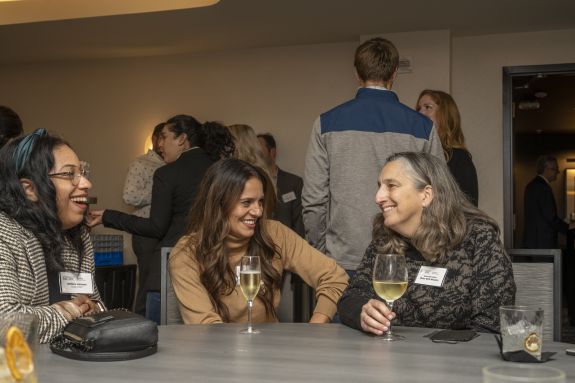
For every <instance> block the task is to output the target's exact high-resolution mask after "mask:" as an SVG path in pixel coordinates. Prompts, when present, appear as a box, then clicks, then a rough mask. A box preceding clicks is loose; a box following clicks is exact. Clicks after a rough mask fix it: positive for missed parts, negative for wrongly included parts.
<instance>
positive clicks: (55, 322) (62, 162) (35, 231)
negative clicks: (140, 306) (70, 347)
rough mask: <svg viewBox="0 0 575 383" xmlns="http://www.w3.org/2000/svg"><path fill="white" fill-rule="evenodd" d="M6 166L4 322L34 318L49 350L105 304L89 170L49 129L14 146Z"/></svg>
mask: <svg viewBox="0 0 575 383" xmlns="http://www.w3.org/2000/svg"><path fill="white" fill-rule="evenodd" d="M0 164H2V166H0V285H1V286H2V288H1V289H0V314H2V313H9V312H23V313H32V314H35V315H36V317H37V318H38V333H39V338H40V341H41V342H43V343H45V342H48V341H49V340H50V339H51V338H52V337H53V336H54V335H57V334H58V333H59V332H60V331H61V330H62V328H63V327H64V326H65V325H66V324H67V323H68V322H70V321H71V320H72V319H75V318H77V317H79V316H82V315H84V314H87V313H90V312H92V311H94V310H96V306H97V304H96V302H97V301H99V300H100V295H99V293H98V290H97V288H96V284H95V278H94V253H93V249H92V243H91V240H90V236H89V234H88V230H87V228H86V226H85V225H84V215H85V213H86V211H87V209H88V191H89V190H90V188H91V187H92V184H91V183H90V181H89V180H88V178H87V177H88V165H87V164H86V163H84V162H81V161H80V160H79V159H78V156H77V155H76V153H75V152H74V150H72V148H71V147H70V145H69V144H68V143H67V142H66V141H64V140H62V139H61V138H58V137H54V136H51V135H49V134H47V133H46V131H45V130H43V129H38V130H36V131H35V132H34V133H32V134H29V135H27V136H25V137H22V138H19V139H16V140H14V141H12V142H10V143H8V145H6V146H5V147H4V148H2V150H1V151H0Z"/></svg>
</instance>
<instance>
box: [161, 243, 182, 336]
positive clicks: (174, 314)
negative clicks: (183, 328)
mask: <svg viewBox="0 0 575 383" xmlns="http://www.w3.org/2000/svg"><path fill="white" fill-rule="evenodd" d="M171 251H172V248H171V247H162V250H161V253H160V254H161V258H162V269H161V271H162V277H161V280H160V301H161V306H160V310H161V312H160V324H161V325H167V324H182V323H184V322H183V320H182V315H181V314H180V307H179V306H178V298H176V293H175V292H174V287H173V286H172V280H171V278H170V270H169V268H168V258H169V256H170V252H171Z"/></svg>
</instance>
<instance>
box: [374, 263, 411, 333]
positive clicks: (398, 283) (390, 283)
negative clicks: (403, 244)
mask: <svg viewBox="0 0 575 383" xmlns="http://www.w3.org/2000/svg"><path fill="white" fill-rule="evenodd" d="M373 289H374V290H375V293H376V294H377V295H378V296H379V297H380V298H381V299H383V300H385V303H386V304H387V306H388V307H389V309H390V310H392V311H393V302H395V301H396V300H397V299H399V298H401V296H402V295H403V293H405V290H407V265H406V264H405V257H404V256H403V255H399V254H378V255H377V258H376V259H375V266H374V268H373ZM379 339H382V340H385V341H397V340H402V339H404V337H403V336H401V335H396V334H393V333H392V332H391V322H390V324H389V329H388V330H387V332H386V333H385V334H384V335H383V336H381V337H380V338H379Z"/></svg>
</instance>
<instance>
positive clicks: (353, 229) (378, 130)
mask: <svg viewBox="0 0 575 383" xmlns="http://www.w3.org/2000/svg"><path fill="white" fill-rule="evenodd" d="M354 65H355V69H356V71H357V76H358V79H359V81H360V85H361V87H360V88H359V90H358V92H357V94H356V96H355V98H354V99H353V100H350V101H348V102H346V103H344V104H342V105H339V106H337V107H335V108H333V109H331V110H330V111H328V112H325V113H323V114H322V115H321V116H319V118H318V119H317V120H316V121H315V123H314V126H313V131H312V133H311V138H310V142H309V147H308V150H307V155H306V162H305V175H304V188H303V192H302V204H303V220H304V226H305V230H306V237H307V239H308V241H310V243H311V244H312V245H313V246H314V247H316V248H317V249H318V250H320V251H322V252H325V253H326V254H327V255H328V256H330V257H332V258H334V259H335V260H336V261H337V262H338V264H339V265H340V266H342V267H343V268H344V269H346V270H347V271H348V273H349V274H350V275H352V274H353V271H354V270H355V269H356V268H357V266H358V265H359V263H360V261H361V259H362V257H363V254H364V252H365V249H366V248H367V246H368V245H369V242H370V241H371V227H372V221H373V217H374V215H375V214H377V213H378V208H377V206H376V204H375V202H374V196H375V193H376V191H377V178H378V175H379V172H380V171H381V168H382V167H383V165H384V163H385V159H386V158H387V157H388V156H389V155H391V154H393V153H396V152H403V151H421V152H428V153H431V154H434V155H436V156H437V157H439V158H441V159H443V160H445V159H444V157H443V150H442V148H441V142H440V141H439V137H438V136H437V132H436V128H435V127H434V126H433V123H432V122H431V120H429V119H428V118H427V117H425V116H423V115H421V114H419V113H417V112H415V111H414V110H412V109H411V108H409V107H407V106H405V105H403V104H401V103H400V102H399V99H398V98H397V95H396V94H395V93H393V92H392V91H391V86H392V84H393V81H394V80H395V77H396V75H397V69H398V66H399V53H398V51H397V49H396V48H395V46H394V45H393V44H392V43H391V42H390V41H388V40H385V39H383V38H374V39H371V40H368V41H366V42H364V43H363V44H361V45H360V46H359V47H358V48H357V50H356V52H355V61H354Z"/></svg>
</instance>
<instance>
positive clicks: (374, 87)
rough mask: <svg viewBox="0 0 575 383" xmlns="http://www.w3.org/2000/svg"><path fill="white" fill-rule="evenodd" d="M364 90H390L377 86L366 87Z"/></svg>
mask: <svg viewBox="0 0 575 383" xmlns="http://www.w3.org/2000/svg"><path fill="white" fill-rule="evenodd" d="M363 88H369V89H378V90H389V89H387V88H386V87H384V86H377V85H369V86H364V87H363Z"/></svg>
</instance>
